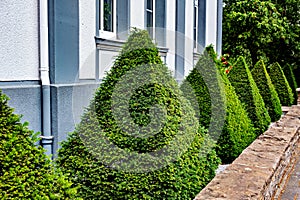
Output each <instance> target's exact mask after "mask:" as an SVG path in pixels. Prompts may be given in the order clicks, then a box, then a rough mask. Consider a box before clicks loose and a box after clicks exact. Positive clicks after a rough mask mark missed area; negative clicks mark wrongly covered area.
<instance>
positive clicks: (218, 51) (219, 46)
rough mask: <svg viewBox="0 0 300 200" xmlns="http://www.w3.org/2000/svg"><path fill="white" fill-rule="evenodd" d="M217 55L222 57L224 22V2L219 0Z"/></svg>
mask: <svg viewBox="0 0 300 200" xmlns="http://www.w3.org/2000/svg"><path fill="white" fill-rule="evenodd" d="M217 2H218V5H217V11H218V16H217V48H216V51H217V54H218V56H219V57H220V56H221V55H222V20H223V0H217Z"/></svg>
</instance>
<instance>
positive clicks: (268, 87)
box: [251, 60, 282, 122]
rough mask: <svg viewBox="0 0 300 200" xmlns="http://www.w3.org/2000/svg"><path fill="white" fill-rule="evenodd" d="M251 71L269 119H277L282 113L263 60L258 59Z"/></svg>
mask: <svg viewBox="0 0 300 200" xmlns="http://www.w3.org/2000/svg"><path fill="white" fill-rule="evenodd" d="M251 73H252V76H253V78H254V80H255V83H256V85H257V87H258V89H259V92H260V94H261V96H262V98H263V99H264V102H265V106H266V108H267V109H268V112H269V115H270V117H271V120H272V121H273V122H275V121H277V120H279V119H280V117H281V114H282V110H281V104H280V100H279V97H278V94H277V92H276V90H275V87H274V85H273V84H272V81H271V78H270V76H269V74H268V72H267V69H266V67H265V64H264V62H263V61H262V60H260V61H258V62H257V63H256V64H255V66H254V68H253V69H252V70H251Z"/></svg>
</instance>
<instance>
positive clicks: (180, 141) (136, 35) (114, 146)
mask: <svg viewBox="0 0 300 200" xmlns="http://www.w3.org/2000/svg"><path fill="white" fill-rule="evenodd" d="M140 66H143V67H142V70H141V71H142V72H144V73H142V76H140V74H138V75H137V74H136V73H135V72H137V71H138V69H139V68H140ZM145 77H151V81H153V82H152V83H149V82H148V81H147V80H146V79H145ZM141 82H144V84H141V85H140V86H139V87H137V85H139V83H141ZM122 83H124V85H125V86H124V87H122ZM120 85H121V86H120ZM131 89H133V90H134V92H133V93H132V95H131V96H130V98H128V97H127V96H126V93H127V91H126V90H131ZM115 93H117V95H115ZM119 100H120V103H117V104H116V103H115V101H119ZM123 103H124V104H123ZM154 105H161V106H163V107H164V110H165V113H164V114H165V118H164V119H165V120H166V121H165V122H164V125H163V127H162V128H160V129H159V131H158V132H155V134H153V135H150V136H149V135H148V137H142V136H144V135H142V134H144V133H145V132H143V131H142V130H144V129H143V128H145V127H146V128H147V127H148V126H147V125H149V124H152V123H156V121H155V119H153V115H152V114H151V112H153V110H151V108H152V107H153V106H154ZM122 110H123V111H124V112H122ZM126 110H127V111H128V112H129V114H128V115H126V114H125V113H126V112H127V111H126ZM115 111H119V112H118V114H119V115H115ZM151 116H152V117H151ZM155 116H156V118H159V116H158V115H155ZM118 120H119V121H118ZM153 121H154V122H153ZM157 123H160V121H158V122H157ZM132 124H135V125H137V127H138V128H140V129H138V128H137V129H136V131H135V132H134V134H132V133H130V131H131V130H133V129H134V128H132V127H130V125H132ZM133 127H134V126H133ZM153 127H154V126H153ZM146 131H150V132H151V131H152V126H151V127H150V128H149V130H146ZM146 133H147V132H146ZM174 141H175V142H174ZM212 145H213V144H212V142H211V141H210V140H209V139H207V137H205V134H204V129H203V128H199V124H198V121H197V119H196V118H195V112H194V111H193V109H192V107H191V105H190V104H189V102H188V101H187V100H186V99H185V98H183V95H182V94H181V92H180V90H179V88H178V85H177V82H176V81H175V80H174V79H173V78H172V76H171V73H170V71H169V70H168V68H167V67H166V66H165V65H164V64H162V61H161V58H160V56H159V52H158V49H157V48H156V46H155V45H154V44H153V43H152V41H151V39H150V37H149V35H148V33H147V31H143V30H137V29H133V31H132V33H131V35H130V36H129V38H128V40H127V42H126V43H125V44H124V46H123V48H122V50H121V52H120V54H119V56H118V57H117V58H116V61H115V63H114V65H113V67H112V69H111V70H110V72H109V73H108V74H107V76H106V77H105V78H104V80H103V83H102V84H101V85H100V87H99V88H98V90H97V91H96V93H95V97H94V99H93V100H92V101H91V103H90V105H89V106H88V108H87V109H86V111H85V113H84V115H83V116H82V120H81V122H80V124H79V125H78V126H77V128H76V130H75V131H74V132H73V133H71V134H70V137H69V138H68V140H67V141H65V142H63V143H62V148H61V149H60V150H59V154H58V159H57V164H58V166H60V167H61V169H62V171H63V172H64V173H65V174H66V175H68V177H69V178H70V180H72V181H73V182H74V184H75V185H76V186H79V189H78V194H79V196H80V197H82V198H84V199H191V198H194V197H195V196H196V195H197V193H198V192H199V191H200V190H201V188H203V187H204V186H205V185H206V184H207V183H208V182H209V181H210V180H211V179H212V178H213V177H214V173H215V169H216V168H217V166H218V164H219V162H220V160H219V158H218V157H217V155H216V153H215V151H214V150H212V147H211V146H212ZM166 147H167V149H166ZM207 151H208V152H207ZM128 154H129V155H130V156H128ZM136 158H140V159H138V160H136ZM144 158H148V160H147V159H144ZM174 158H175V159H174ZM166 161H167V162H166ZM155 167H157V168H155ZM152 169H155V170H152Z"/></svg>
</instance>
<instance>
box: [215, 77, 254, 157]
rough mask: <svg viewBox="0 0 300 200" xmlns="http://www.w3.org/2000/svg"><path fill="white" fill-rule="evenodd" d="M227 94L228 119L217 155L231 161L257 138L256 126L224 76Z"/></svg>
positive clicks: (219, 140) (219, 141)
mask: <svg viewBox="0 0 300 200" xmlns="http://www.w3.org/2000/svg"><path fill="white" fill-rule="evenodd" d="M222 77H223V81H224V87H225V94H226V113H227V114H226V121H225V124H224V127H223V130H222V134H221V135H220V138H219V139H218V146H217V149H216V151H217V155H218V156H220V158H221V159H222V161H223V162H224V163H231V162H232V161H233V160H234V159H236V158H237V157H238V156H239V155H240V154H241V153H242V151H243V150H244V149H245V148H247V147H248V146H249V145H250V144H251V143H252V142H253V140H255V138H256V133H255V128H254V127H253V124H252V122H251V120H250V118H249V117H248V115H247V112H246V110H245V109H244V108H243V105H242V103H241V102H240V100H239V98H238V96H237V94H236V93H235V90H234V88H233V86H232V85H231V84H230V82H229V80H228V78H227V76H225V75H224V76H222Z"/></svg>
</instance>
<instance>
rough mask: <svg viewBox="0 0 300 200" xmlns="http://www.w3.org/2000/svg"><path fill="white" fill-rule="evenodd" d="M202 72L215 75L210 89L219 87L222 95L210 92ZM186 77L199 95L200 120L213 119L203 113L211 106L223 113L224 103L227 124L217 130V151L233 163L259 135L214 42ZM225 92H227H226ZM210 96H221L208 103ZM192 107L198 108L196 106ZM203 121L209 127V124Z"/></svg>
mask: <svg viewBox="0 0 300 200" xmlns="http://www.w3.org/2000/svg"><path fill="white" fill-rule="evenodd" d="M208 54H209V55H208ZM219 71H220V72H219ZM220 75H221V76H220ZM202 76H206V77H207V76H211V77H213V78H210V79H209V80H210V81H209V83H208V84H209V86H210V87H213V88H210V91H214V90H216V91H215V92H214V93H219V95H217V94H214V95H211V94H210V93H209V90H208V89H207V87H208V86H207V85H206V83H205V81H204V77H202ZM213 79H215V80H213ZM206 80H207V79H206ZM185 81H188V83H189V84H190V85H191V86H192V88H193V89H194V94H196V96H197V100H198V102H197V104H198V108H199V109H200V112H199V113H200V118H199V121H200V123H201V122H203V121H206V123H210V121H213V120H214V119H211V118H210V115H203V114H202V113H205V112H206V113H207V111H210V112H211V110H213V109H214V108H212V106H217V108H215V110H214V111H215V112H217V113H218V114H221V112H222V109H223V108H222V106H224V109H225V116H224V125H223V126H222V129H221V130H220V131H221V133H219V134H218V138H216V141H217V147H216V151H217V155H218V156H219V157H220V158H221V160H222V162H223V163H231V162H232V161H233V160H234V159H235V158H237V157H238V156H239V155H240V153H241V152H242V151H243V150H244V149H245V148H246V147H247V146H248V145H249V144H250V143H251V142H252V141H253V140H254V139H255V138H256V135H255V129H254V128H253V125H252V123H251V120H250V119H249V118H248V116H247V113H246V111H245V110H244V108H243V107H242V104H241V102H240V101H239V99H238V96H237V95H236V93H235V91H234V88H233V87H232V86H231V84H230V82H229V80H228V78H227V76H226V75H225V73H224V69H223V67H222V64H221V61H220V60H218V59H217V55H216V53H215V52H214V49H213V47H212V46H208V47H207V48H206V51H205V52H204V53H203V55H201V56H200V58H199V60H198V62H197V64H196V66H195V68H194V69H193V70H192V71H191V73H190V74H189V75H188V76H187V78H186V80H185ZM211 81H213V84H212V83H210V82H211ZM184 86H185V82H184V83H183V84H182V86H181V88H182V90H183V91H184V94H185V96H186V97H187V98H188V99H191V100H193V98H189V97H190V95H189V93H187V92H185V91H186V89H185V87H184ZM222 93H224V94H225V96H224V95H223V94H222ZM210 98H219V101H218V102H217V103H216V105H212V104H209V103H206V102H211V99H210ZM222 98H223V99H222ZM191 102H192V101H191ZM203 102H204V103H203ZM192 104H195V102H192ZM193 107H194V108H197V106H193ZM201 110H202V111H201ZM203 118H204V119H203ZM204 125H206V126H207V127H208V125H209V124H204ZM214 130H215V129H213V131H214Z"/></svg>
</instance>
